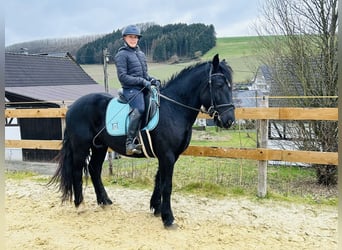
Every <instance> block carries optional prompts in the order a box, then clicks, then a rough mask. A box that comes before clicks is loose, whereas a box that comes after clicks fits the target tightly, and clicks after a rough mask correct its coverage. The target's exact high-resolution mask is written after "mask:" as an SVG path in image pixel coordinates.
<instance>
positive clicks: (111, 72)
mask: <svg viewBox="0 0 342 250" xmlns="http://www.w3.org/2000/svg"><path fill="white" fill-rule="evenodd" d="M256 39H258V38H257V37H232V38H218V39H217V44H216V46H215V47H214V48H213V49H211V50H210V51H208V52H207V53H206V54H205V55H203V57H202V60H203V61H206V60H211V59H212V57H213V56H214V55H215V54H217V53H218V54H219V55H220V58H221V59H225V60H226V61H227V62H228V63H229V65H230V66H231V67H232V68H233V71H234V75H233V80H234V82H235V83H236V82H248V81H250V80H251V79H253V78H254V76H255V73H256V70H257V68H258V61H257V55H256V52H255V50H254V43H255V41H256ZM196 62H197V61H192V62H186V63H178V64H167V63H149V65H148V67H149V74H150V75H151V76H154V77H156V78H159V79H161V80H162V81H167V80H168V79H170V77H171V76H172V75H173V74H176V73H178V72H179V71H181V70H182V69H183V68H185V67H187V66H189V65H191V64H193V63H196ZM81 66H82V68H83V69H84V70H85V71H86V72H87V73H88V74H89V75H90V76H91V77H92V78H93V79H94V80H95V81H97V82H98V83H101V84H103V83H104V73H103V71H104V70H103V65H81ZM107 70H108V82H109V86H110V87H112V88H120V83H119V81H118V79H117V75H116V69H115V65H113V64H109V65H108V69H107Z"/></svg>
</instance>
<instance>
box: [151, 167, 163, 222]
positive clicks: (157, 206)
mask: <svg viewBox="0 0 342 250" xmlns="http://www.w3.org/2000/svg"><path fill="white" fill-rule="evenodd" d="M150 209H151V210H152V211H154V215H155V216H159V215H160V213H161V192H160V173H159V170H158V171H157V173H156V177H155V181H154V190H153V193H152V196H151V200H150Z"/></svg>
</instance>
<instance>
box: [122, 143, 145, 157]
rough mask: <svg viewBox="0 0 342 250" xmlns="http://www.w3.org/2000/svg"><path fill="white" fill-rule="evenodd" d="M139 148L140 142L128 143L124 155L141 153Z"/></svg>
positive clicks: (140, 147)
mask: <svg viewBox="0 0 342 250" xmlns="http://www.w3.org/2000/svg"><path fill="white" fill-rule="evenodd" d="M141 149H142V146H141V144H138V145H135V144H130V145H128V146H127V147H126V155H133V154H141V153H142V151H141Z"/></svg>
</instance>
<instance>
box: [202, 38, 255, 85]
mask: <svg viewBox="0 0 342 250" xmlns="http://www.w3.org/2000/svg"><path fill="white" fill-rule="evenodd" d="M257 39H258V37H256V36H250V37H225V38H218V39H217V42H216V46H215V47H214V48H212V49H211V50H209V51H208V52H207V53H206V54H205V55H203V59H204V60H208V59H210V58H212V57H213V56H214V55H215V54H217V53H219V55H220V58H221V59H226V61H227V62H228V63H229V64H230V65H231V67H232V68H233V70H234V82H248V81H249V80H250V79H252V78H253V77H254V75H255V73H256V70H257V68H258V65H259V62H258V60H257V54H256V51H255V42H256V40H257Z"/></svg>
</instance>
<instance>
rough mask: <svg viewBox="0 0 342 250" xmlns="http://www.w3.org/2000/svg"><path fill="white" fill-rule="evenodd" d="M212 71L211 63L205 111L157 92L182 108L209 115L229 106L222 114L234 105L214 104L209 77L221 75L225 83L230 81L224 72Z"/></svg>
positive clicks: (211, 115)
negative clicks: (206, 108) (207, 106)
mask: <svg viewBox="0 0 342 250" xmlns="http://www.w3.org/2000/svg"><path fill="white" fill-rule="evenodd" d="M212 71H213V65H211V66H210V70H209V80H208V85H209V92H210V107H209V108H208V110H207V111H206V110H203V109H201V108H199V109H198V108H194V107H191V106H189V105H186V104H183V103H181V102H178V101H176V100H174V99H172V98H170V97H168V96H166V95H163V94H161V93H160V92H159V93H158V95H159V96H160V97H162V98H164V99H165V100H168V101H170V102H172V103H175V104H177V105H179V106H182V107H184V108H187V109H190V110H193V111H196V112H201V113H204V114H208V115H209V116H210V117H213V116H216V115H219V113H218V111H217V109H218V108H223V107H230V108H229V109H227V110H225V111H223V112H222V114H224V113H226V112H228V111H229V110H231V109H234V108H235V105H234V104H233V103H225V104H220V105H216V103H215V99H214V95H213V91H212V80H211V79H212V77H214V76H222V77H224V78H225V81H226V83H227V84H228V85H229V84H230V83H229V81H228V80H227V78H226V76H225V75H224V74H222V73H214V74H212ZM222 114H221V115H222Z"/></svg>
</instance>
